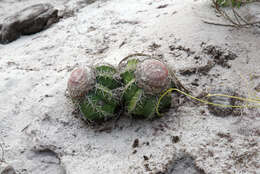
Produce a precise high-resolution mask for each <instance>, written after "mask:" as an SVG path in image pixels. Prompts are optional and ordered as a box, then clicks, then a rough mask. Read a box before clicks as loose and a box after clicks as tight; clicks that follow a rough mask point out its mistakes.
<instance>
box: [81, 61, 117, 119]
mask: <svg viewBox="0 0 260 174" xmlns="http://www.w3.org/2000/svg"><path fill="white" fill-rule="evenodd" d="M116 73H117V70H116V69H115V68H114V67H112V66H110V65H101V66H97V67H96V68H95V74H96V84H95V86H94V88H93V89H92V90H91V91H89V92H88V93H87V94H86V95H85V98H84V99H83V100H82V101H81V102H80V104H79V107H80V110H81V112H82V114H83V115H84V116H85V118H87V119H88V120H91V121H97V120H105V119H108V118H112V117H113V116H114V113H115V111H116V109H117V107H118V105H119V97H118V96H117V94H116V92H115V91H114V90H115V89H116V88H118V87H120V81H119V80H118V79H117V77H116Z"/></svg>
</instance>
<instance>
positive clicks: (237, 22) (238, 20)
mask: <svg viewBox="0 0 260 174" xmlns="http://www.w3.org/2000/svg"><path fill="white" fill-rule="evenodd" d="M241 2H242V1H241ZM250 2H251V1H250ZM253 2H260V1H259V0H255V1H253ZM212 3H213V5H214V8H215V9H216V10H217V12H218V13H219V14H220V15H221V16H223V17H224V18H225V19H226V20H227V21H228V22H230V23H231V24H222V23H217V22H212V21H207V20H202V21H203V22H204V23H206V24H212V25H219V26H225V27H235V28H242V27H249V26H254V25H256V24H260V21H255V22H249V21H247V20H245V19H244V18H243V17H242V16H241V15H240V14H239V13H238V12H237V11H236V10H235V8H234V5H232V1H231V0H229V4H230V5H229V6H230V7H231V10H232V13H233V16H234V18H235V19H232V17H231V16H230V15H228V14H227V12H226V11H225V10H223V9H222V8H221V6H220V4H219V3H218V2H217V0H212ZM243 3H249V2H243Z"/></svg>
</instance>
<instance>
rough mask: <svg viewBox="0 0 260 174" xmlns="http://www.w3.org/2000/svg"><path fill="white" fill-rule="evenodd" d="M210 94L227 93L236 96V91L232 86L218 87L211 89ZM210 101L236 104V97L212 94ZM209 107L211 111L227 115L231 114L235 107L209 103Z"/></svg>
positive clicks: (217, 114) (222, 115)
mask: <svg viewBox="0 0 260 174" xmlns="http://www.w3.org/2000/svg"><path fill="white" fill-rule="evenodd" d="M210 94H225V95H230V96H235V92H234V91H233V90H231V89H230V88H224V89H223V88H216V89H213V90H211V91H210ZM208 100H209V102H212V103H215V104H221V105H235V99H233V98H228V97H223V96H211V97H209V99H208ZM208 109H209V111H210V113H212V114H213V115H216V116H221V117H224V116H227V115H231V114H232V112H233V110H234V108H232V107H221V106H214V105H208Z"/></svg>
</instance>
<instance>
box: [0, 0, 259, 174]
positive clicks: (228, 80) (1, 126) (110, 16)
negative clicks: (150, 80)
mask: <svg viewBox="0 0 260 174" xmlns="http://www.w3.org/2000/svg"><path fill="white" fill-rule="evenodd" d="M37 2H50V3H52V4H53V5H54V6H55V7H56V8H58V9H60V10H63V12H65V14H67V16H68V17H66V18H64V19H62V20H61V21H60V22H58V23H57V24H54V25H52V26H51V28H49V29H47V30H45V31H42V32H40V33H37V34H34V35H30V36H23V37H21V38H20V39H18V40H16V41H14V42H12V43H10V44H8V45H0V98H1V100H0V141H1V143H2V146H3V148H4V160H5V161H6V162H8V163H9V164H10V165H12V166H13V167H14V168H15V169H16V172H17V173H18V174H36V173H37V174H47V173H48V174H64V173H67V174H99V173H100V174H101V173H102V174H103V173H111V174H129V173H134V174H139V173H140V174H142V173H149V174H150V173H153V174H155V173H157V174H159V173H163V174H172V173H174V174H201V173H202V174H203V173H207V174H222V173H225V174H226V173H227V174H234V173H236V174H238V173H239V174H257V173H260V153H259V149H260V112H259V109H257V108H253V109H243V110H242V111H241V112H238V114H236V116H234V115H233V116H228V117H224V118H223V117H216V116H214V115H212V114H211V113H209V111H208V109H207V106H205V105H199V104H195V103H193V102H191V101H188V100H186V102H184V103H183V104H182V105H181V106H180V107H178V108H177V109H176V108H173V109H171V110H170V112H169V113H167V114H166V115H164V117H162V118H160V119H155V120H153V121H148V120H131V119H130V118H127V117H121V118H120V119H119V120H118V121H109V122H107V123H104V124H101V125H95V126H93V125H88V124H86V123H85V122H84V121H83V120H81V119H80V116H79V114H78V113H76V112H75V111H74V108H73V106H72V104H71V102H70V101H69V100H68V98H66V96H65V91H66V87H67V85H66V84H67V79H68V76H69V74H70V72H71V71H72V69H73V68H74V67H76V66H78V65H81V64H83V65H92V64H97V63H100V62H108V63H111V64H113V65H117V64H118V63H119V61H120V60H121V59H122V58H124V57H125V56H127V55H129V54H132V53H136V52H142V53H148V54H151V55H154V56H157V57H160V58H162V59H163V60H164V61H166V62H167V63H168V65H169V66H170V67H171V68H172V69H174V70H175V71H176V74H177V76H178V78H179V79H180V81H181V82H182V83H183V84H184V85H185V86H186V87H187V88H188V89H190V90H191V91H192V93H193V95H195V96H196V95H199V94H200V93H201V92H203V91H207V90H209V89H211V88H213V87H215V86H221V85H222V86H229V87H231V88H233V89H234V90H236V92H238V93H239V94H243V95H244V96H254V95H256V96H257V95H258V97H260V95H259V94H257V93H256V91H255V90H254V87H255V86H256V85H258V84H259V83H260V58H259V56H260V40H259V37H260V32H259V28H249V29H240V30H237V29H234V28H226V27H220V26H213V25H208V24H205V23H203V22H202V21H201V20H202V19H207V20H213V21H220V22H225V21H223V20H222V18H220V17H217V16H216V14H215V11H214V10H213V9H212V8H211V7H210V1H206V0H197V1H191V0H175V1H174V0H156V1H154V0H142V1H140V0H106V1H105V0H100V1H96V2H94V3H92V4H88V3H87V2H86V1H79V0H77V1H73V2H69V1H65V0H55V1H54V0H41V1H37ZM35 3H36V2H35V1H33V0H24V1H20V0H12V1H11V0H0V16H1V18H2V19H3V18H4V16H7V15H9V14H11V13H13V12H14V11H15V10H18V9H21V8H24V7H26V6H28V5H30V4H35ZM259 6H260V5H259V3H255V4H251V5H250V6H247V7H246V8H243V9H242V10H244V11H245V12H246V13H247V15H248V17H252V19H257V18H258V19H260V10H259V9H260V8H259ZM257 10H258V11H257ZM69 16H70V17H69ZM1 18H0V19H1ZM207 46H213V47H219V48H221V49H223V50H226V52H224V53H223V54H228V52H233V53H235V54H236V55H237V57H236V59H235V60H230V61H228V63H229V64H230V68H228V67H227V66H223V65H221V64H219V65H215V66H214V67H212V69H211V70H210V71H209V72H206V73H194V74H190V75H187V74H183V73H180V72H182V70H185V69H187V68H188V69H189V68H192V67H201V66H204V65H205V64H206V63H207V62H208V61H209V60H212V59H213V58H214V56H215V55H211V54H208V53H205V48H206V47H207ZM0 155H1V151H0Z"/></svg>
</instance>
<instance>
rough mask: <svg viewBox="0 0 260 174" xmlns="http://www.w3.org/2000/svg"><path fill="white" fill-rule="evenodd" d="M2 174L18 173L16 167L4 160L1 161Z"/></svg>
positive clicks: (0, 169)
mask: <svg viewBox="0 0 260 174" xmlns="http://www.w3.org/2000/svg"><path fill="white" fill-rule="evenodd" d="M0 174H16V172H15V170H14V168H13V167H12V166H10V165H9V164H7V163H6V162H4V161H0Z"/></svg>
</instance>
